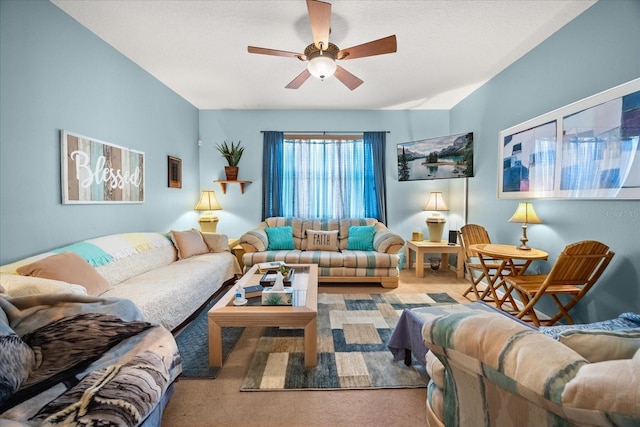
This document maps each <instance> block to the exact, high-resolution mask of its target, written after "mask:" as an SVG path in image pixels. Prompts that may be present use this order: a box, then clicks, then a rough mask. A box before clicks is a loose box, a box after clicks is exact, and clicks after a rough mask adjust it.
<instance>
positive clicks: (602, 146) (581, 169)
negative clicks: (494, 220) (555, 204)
mask: <svg viewBox="0 0 640 427" xmlns="http://www.w3.org/2000/svg"><path fill="white" fill-rule="evenodd" d="M499 143H500V147H499V156H498V158H499V164H498V171H499V172H498V197H500V198H517V199H522V198H558V199H640V79H636V80H632V81H630V82H628V83H625V84H622V85H620V86H616V87H614V88H612V89H609V90H606V91H604V92H600V93H598V94H596V95H593V96H591V97H588V98H585V99H583V100H580V101H578V102H575V103H573V104H570V105H567V106H565V107H562V108H559V109H557V110H554V111H552V112H550V113H547V114H544V115H542V116H539V117H536V118H534V119H531V120H529V121H527V122H524V123H521V124H519V125H516V126H513V127H511V128H509V129H505V130H503V131H502V132H500V142H499Z"/></svg>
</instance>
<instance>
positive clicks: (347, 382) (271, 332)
mask: <svg viewBox="0 0 640 427" xmlns="http://www.w3.org/2000/svg"><path fill="white" fill-rule="evenodd" d="M436 304H456V301H455V299H453V298H451V297H450V296H449V295H447V294H446V293H430V294H323V293H321V294H318V365H317V366H316V367H313V368H305V367H304V337H303V330H302V329H294V328H265V329H264V333H263V335H262V336H261V337H260V340H259V343H258V348H257V350H256V353H255V355H254V356H253V359H252V361H251V365H250V367H249V370H248V373H247V377H246V378H245V380H244V382H243V384H242V386H241V389H240V390H241V391H275V390H292V389H296V390H300V389H307V390H319V389H334V390H335V389H375V388H416V387H425V386H426V384H427V375H426V373H425V370H424V367H423V366H422V365H419V364H418V363H413V364H412V366H406V365H405V364H404V363H403V362H394V361H393V354H392V353H391V351H390V350H389V348H388V347H387V342H388V340H389V337H390V336H391V333H392V332H393V328H394V327H395V325H396V323H397V322H398V319H399V317H400V315H401V314H402V311H403V310H404V309H405V308H416V307H425V306H430V305H436ZM414 362H415V361H414Z"/></svg>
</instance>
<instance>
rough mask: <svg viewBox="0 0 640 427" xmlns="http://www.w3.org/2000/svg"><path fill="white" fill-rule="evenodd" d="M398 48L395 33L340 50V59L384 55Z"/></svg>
mask: <svg viewBox="0 0 640 427" xmlns="http://www.w3.org/2000/svg"><path fill="white" fill-rule="evenodd" d="M397 50H398V45H397V42H396V36H395V34H394V35H392V36H389V37H384V38H382V39H378V40H374V41H372V42H369V43H364V44H360V45H358V46H353V47H350V48H347V49H342V50H341V51H340V52H338V56H337V58H338V59H355V58H364V57H365V56H374V55H383V54H385V53H393V52H395V51H397Z"/></svg>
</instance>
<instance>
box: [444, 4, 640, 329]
mask: <svg viewBox="0 0 640 427" xmlns="http://www.w3.org/2000/svg"><path fill="white" fill-rule="evenodd" d="M638 77H640V2H638V1H636V0H630V1H622V0H621V1H600V2H598V3H596V4H595V5H594V6H592V7H591V8H590V9H588V10H587V11H586V12H584V13H583V14H582V15H580V16H578V17H577V18H576V19H575V20H574V21H572V22H571V23H569V24H568V25H566V26H565V27H563V28H562V29H560V30H559V31H558V32H557V33H556V34H554V35H553V36H552V37H551V38H549V39H548V40H546V41H545V42H543V43H542V44H541V45H539V46H538V47H537V48H535V49H534V50H533V51H531V52H530V53H529V54H527V55H526V56H524V57H523V58H521V59H520V60H519V61H517V62H516V63H514V64H513V65H511V66H510V67H508V68H507V69H506V70H504V71H503V72H502V73H500V74H499V75H498V76H497V77H495V78H494V79H492V80H491V81H489V82H488V83H487V84H485V85H484V86H483V87H481V88H480V89H478V90H477V91H476V92H475V93H474V94H472V95H471V96H469V97H468V98H466V99H465V100H464V101H463V102H461V103H460V104H458V105H457V106H456V107H455V108H453V109H452V111H451V130H452V131H454V133H455V131H463V130H465V131H466V130H467V129H472V130H473V131H474V132H475V133H476V141H477V143H476V146H475V170H476V177H475V178H473V179H470V180H469V222H471V223H478V224H483V225H485V226H486V227H487V228H488V229H489V232H490V234H491V236H492V239H493V240H494V241H496V242H514V243H517V242H518V238H519V236H520V234H521V228H520V224H515V223H509V222H508V220H509V218H510V217H511V215H512V214H513V212H514V211H515V207H516V205H517V203H518V202H519V201H520V200H504V199H497V195H496V194H497V191H496V188H497V180H498V176H497V175H498V171H497V166H498V162H497V159H498V146H499V141H498V134H499V132H500V131H501V130H503V129H506V128H509V127H511V126H514V125H516V124H518V123H521V122H524V121H526V120H529V119H531V118H534V117H537V116H539V115H541V114H543V113H546V112H549V111H552V110H555V109H557V108H560V107H563V106H565V105H567V104H570V103H573V102H575V101H578V100H580V99H582V98H586V97H588V96H591V95H593V94H595V93H598V92H601V91H603V90H606V89H609V88H611V87H614V86H617V85H619V84H622V83H625V82H627V81H630V80H633V79H635V78H638ZM533 202H534V206H535V209H536V212H537V213H538V216H539V217H540V218H541V219H542V221H543V222H544V224H543V225H530V226H529V228H528V233H527V234H528V237H529V244H530V245H532V246H534V247H538V248H541V249H544V250H546V251H547V252H549V261H548V262H546V263H541V264H540V265H538V266H536V267H535V268H537V269H539V270H540V271H541V272H545V271H547V270H548V268H549V266H550V265H551V263H552V262H553V260H555V259H556V258H557V256H558V254H559V253H560V252H561V251H562V249H563V248H564V246H566V245H567V244H569V243H573V242H576V241H579V240H584V239H595V240H599V241H602V242H604V243H606V244H608V245H609V246H610V247H611V249H612V250H613V251H615V252H616V255H615V257H614V259H613V261H612V263H611V264H610V265H609V267H608V269H607V271H606V272H605V274H604V276H603V277H602V278H601V280H600V282H599V283H598V285H597V286H596V287H595V288H594V289H592V291H591V292H590V293H589V294H588V295H587V296H586V297H585V299H584V300H583V301H582V302H580V304H579V305H578V306H577V307H576V308H575V310H574V312H573V313H572V314H573V317H574V320H575V321H576V322H586V321H595V320H603V319H607V318H611V317H614V316H617V315H618V314H619V313H620V312H624V311H635V312H640V201H638V200H600V201H591V200H533ZM535 268H534V270H535ZM547 307H549V306H547ZM546 311H547V312H548V308H546Z"/></svg>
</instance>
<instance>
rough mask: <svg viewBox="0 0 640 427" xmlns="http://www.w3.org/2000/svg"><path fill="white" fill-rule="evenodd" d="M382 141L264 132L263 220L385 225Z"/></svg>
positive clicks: (371, 136)
mask: <svg viewBox="0 0 640 427" xmlns="http://www.w3.org/2000/svg"><path fill="white" fill-rule="evenodd" d="M380 135H382V138H380ZM384 139H385V133H383V132H366V133H364V134H361V135H353V136H349V137H347V136H340V137H331V136H321V135H318V136H317V137H316V136H308V135H306V136H304V137H297V136H292V137H290V136H288V135H287V136H285V135H284V134H283V133H282V132H265V150H264V167H263V168H264V170H263V174H264V179H263V183H264V184H263V193H264V195H263V197H264V203H263V217H264V218H266V217H269V216H287V217H292V216H296V217H305V218H362V217H369V218H377V219H378V220H380V221H383V222H384V221H385V220H386V218H385V216H386V213H385V211H386V207H385V200H386V197H385V182H384Z"/></svg>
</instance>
